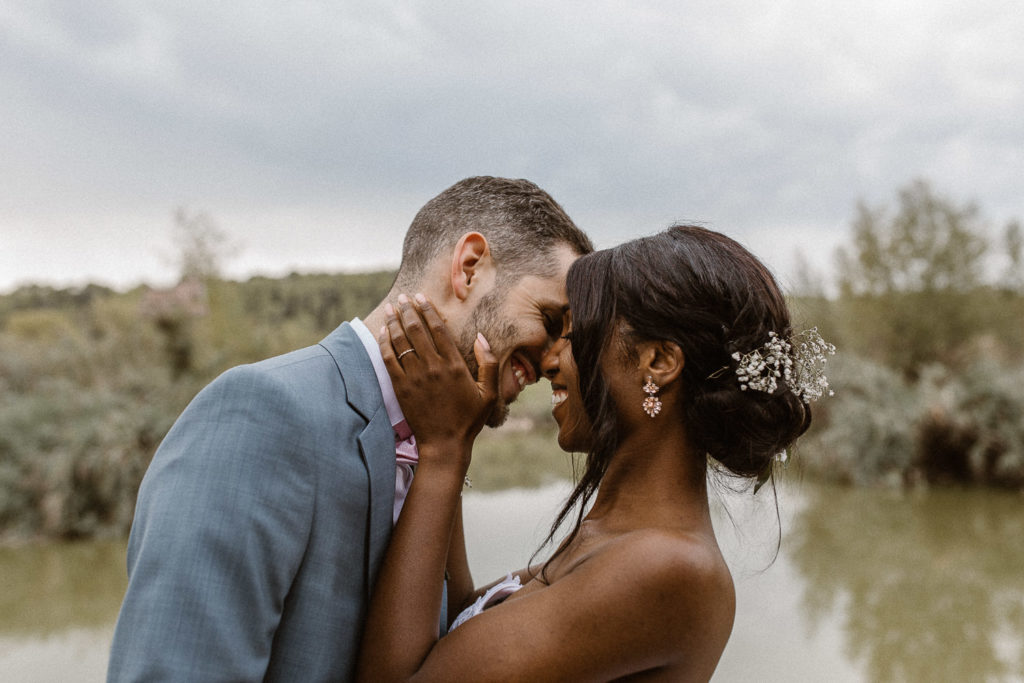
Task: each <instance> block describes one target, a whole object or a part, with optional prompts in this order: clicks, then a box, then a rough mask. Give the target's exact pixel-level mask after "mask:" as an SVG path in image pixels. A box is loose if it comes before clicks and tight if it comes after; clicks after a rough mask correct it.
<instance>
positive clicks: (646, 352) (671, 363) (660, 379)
mask: <svg viewBox="0 0 1024 683" xmlns="http://www.w3.org/2000/svg"><path fill="white" fill-rule="evenodd" d="M685 365H686V357H685V356H684V355H683V350H682V349H681V348H680V347H679V344H676V343H675V342H672V341H656V342H644V343H643V344H641V347H640V370H641V372H642V373H643V375H644V376H645V377H646V376H647V375H650V376H651V377H652V378H653V379H654V382H655V384H657V385H658V386H660V387H664V386H667V385H669V384H671V383H672V382H674V381H675V380H676V379H678V378H679V375H680V373H682V371H683V366H685Z"/></svg>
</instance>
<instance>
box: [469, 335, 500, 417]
mask: <svg viewBox="0 0 1024 683" xmlns="http://www.w3.org/2000/svg"><path fill="white" fill-rule="evenodd" d="M473 353H474V354H475V355H476V362H477V365H478V366H479V367H480V372H479V375H478V376H479V380H478V381H477V386H479V387H480V393H481V395H482V396H483V398H484V400H487V401H489V400H491V399H492V398H494V397H496V396H497V395H498V359H497V357H496V356H495V355H494V353H493V352H492V351H491V345H490V344H489V343H488V342H487V338H486V337H484V335H483V333H481V332H477V334H476V341H475V342H473Z"/></svg>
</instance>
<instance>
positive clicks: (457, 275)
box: [449, 232, 492, 301]
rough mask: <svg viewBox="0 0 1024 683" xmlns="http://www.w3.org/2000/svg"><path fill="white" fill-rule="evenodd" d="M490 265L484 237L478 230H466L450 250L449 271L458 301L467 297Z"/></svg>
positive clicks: (488, 250) (489, 251) (489, 252)
mask: <svg viewBox="0 0 1024 683" xmlns="http://www.w3.org/2000/svg"><path fill="white" fill-rule="evenodd" d="M491 265H492V264H491V250H490V247H489V246H488V245H487V238H486V237H484V236H483V235H481V234H480V233H478V232H467V233H466V234H465V235H463V236H462V237H460V238H459V241H458V243H457V244H456V245H455V250H454V251H453V252H452V262H451V271H450V273H449V277H450V281H451V286H452V291H453V292H454V293H455V297H456V298H457V299H459V300H460V301H465V300H466V299H467V298H469V295H470V293H471V292H472V290H473V287H474V285H475V284H476V282H477V280H478V279H479V277H480V276H481V275H482V274H483V273H484V271H486V270H488V269H490V268H491Z"/></svg>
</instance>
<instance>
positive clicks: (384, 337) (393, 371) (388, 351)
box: [377, 326, 404, 377]
mask: <svg viewBox="0 0 1024 683" xmlns="http://www.w3.org/2000/svg"><path fill="white" fill-rule="evenodd" d="M377 345H378V346H380V355H381V356H382V357H383V358H384V367H386V368H387V370H388V374H389V375H391V376H392V377H401V376H402V373H403V372H404V371H403V370H402V364H401V363H399V362H398V357H397V356H395V348H394V346H393V345H392V343H391V334H390V333H389V331H388V328H387V327H386V326H385V327H382V328H380V332H379V333H378V334H377Z"/></svg>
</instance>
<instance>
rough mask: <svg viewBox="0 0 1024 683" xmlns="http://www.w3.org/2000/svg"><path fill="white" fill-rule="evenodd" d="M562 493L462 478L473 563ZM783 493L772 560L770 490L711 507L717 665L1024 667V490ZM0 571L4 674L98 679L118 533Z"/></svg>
mask: <svg viewBox="0 0 1024 683" xmlns="http://www.w3.org/2000/svg"><path fill="white" fill-rule="evenodd" d="M567 493H568V486H567V484H565V483H564V482H563V483H561V484H556V485H552V486H548V487H544V488H540V489H529V490H524V489H514V490H506V491H499V492H493V493H481V492H477V491H471V492H469V493H467V494H466V495H465V497H464V499H463V500H464V505H465V513H466V534H467V542H468V545H469V555H470V562H471V565H472V568H473V573H474V577H475V578H476V579H477V580H478V581H480V582H485V581H490V580H493V579H495V578H497V577H498V576H501V575H503V574H504V573H505V572H507V571H509V570H511V569H517V568H520V567H522V566H524V565H525V564H526V562H527V561H528V560H529V558H530V557H531V555H533V553H534V551H536V550H537V547H538V545H539V543H540V541H541V539H543V538H544V536H545V534H546V532H547V524H549V523H550V521H551V520H552V519H553V517H554V514H555V512H556V511H557V510H558V507H559V505H560V504H561V502H562V501H563V500H564V498H565V495H566V494H567ZM779 503H780V508H781V524H782V548H781V552H780V554H779V556H778V558H777V559H776V560H775V561H774V562H771V559H772V557H773V556H774V551H775V542H776V540H777V538H778V537H777V532H778V526H777V523H778V522H777V520H776V517H775V511H774V501H772V500H770V499H769V498H764V499H762V498H761V497H760V496H759V497H758V498H756V499H750V498H749V497H738V498H737V499H736V500H728V501H726V505H727V507H728V515H726V514H724V512H723V510H721V509H719V508H718V507H717V506H716V508H715V510H716V529H717V530H718V533H719V537H720V541H721V542H722V545H723V549H724V551H725V553H726V557H727V560H728V561H729V562H730V567H732V568H733V573H734V578H735V581H736V589H737V597H738V599H737V602H738V607H737V615H736V624H735V627H734V629H733V634H732V637H731V638H730V641H729V644H728V646H727V647H726V651H725V654H724V655H723V657H722V661H721V662H720V664H719V668H718V671H717V672H716V676H715V679H714V680H716V681H723V682H726V681H729V682H731V681H747V680H756V681H819V680H828V681H843V682H846V681H850V682H859V681H890V680H894V681H898V680H906V681H967V680H969V681H980V680H999V681H1006V680H1016V681H1024V652H1022V643H1024V504H1022V503H1024V499H1022V498H1021V497H1019V496H1007V495H997V494H994V493H991V492H983V491H933V492H931V493H929V494H927V495H923V496H915V497H908V496H900V495H892V494H888V493H883V492H878V491H863V490H861V491H857V490H842V489H833V488H819V487H817V486H814V485H811V484H802V485H799V486H797V487H796V488H795V490H794V488H793V487H789V486H786V487H783V488H782V489H781V490H780V493H779ZM748 508H749V509H748ZM542 556H543V554H542ZM766 567H767V568H766ZM0 580H2V589H3V590H0V672H2V674H0V678H2V679H4V680H18V681H52V680H74V681H80V680H86V681H94V680H95V681H99V680H102V678H103V672H104V670H105V666H106V656H107V651H108V649H109V646H110V637H111V635H112V633H113V625H114V621H115V619H116V618H117V611H118V608H119V606H120V602H121V597H122V595H123V592H124V587H125V568H124V543H123V542H99V541H96V542H89V543H78V544H53V545H43V546H28V547H21V548H6V549H0Z"/></svg>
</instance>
